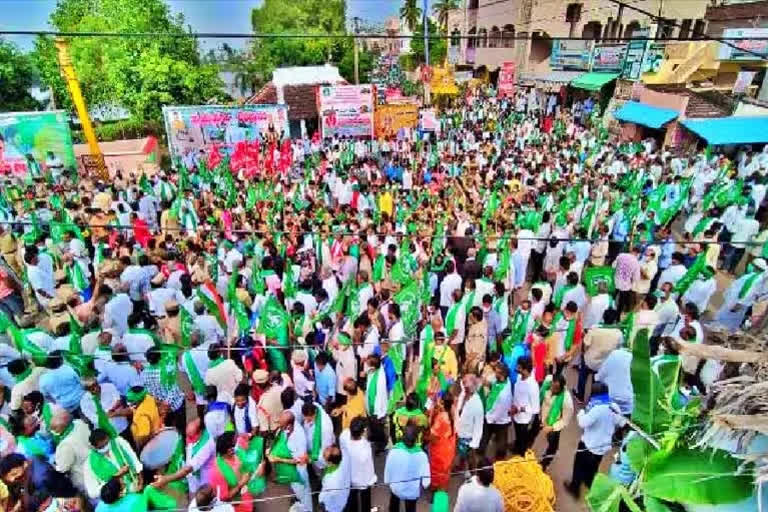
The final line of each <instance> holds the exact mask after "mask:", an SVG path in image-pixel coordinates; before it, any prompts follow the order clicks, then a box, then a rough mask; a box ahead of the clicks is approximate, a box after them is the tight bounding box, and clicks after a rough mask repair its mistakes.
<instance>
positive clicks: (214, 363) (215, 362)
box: [208, 357, 227, 370]
mask: <svg viewBox="0 0 768 512" xmlns="http://www.w3.org/2000/svg"><path fill="white" fill-rule="evenodd" d="M226 360H227V359H226V358H225V357H218V358H216V359H214V360H213V361H211V362H210V364H209V365H208V369H209V370H210V369H211V368H216V367H217V366H219V365H220V364H221V363H223V362H224V361H226Z"/></svg>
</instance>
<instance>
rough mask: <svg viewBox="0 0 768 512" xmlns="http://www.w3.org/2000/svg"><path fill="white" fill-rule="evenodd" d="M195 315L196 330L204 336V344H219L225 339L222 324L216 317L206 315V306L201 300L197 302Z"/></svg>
mask: <svg viewBox="0 0 768 512" xmlns="http://www.w3.org/2000/svg"><path fill="white" fill-rule="evenodd" d="M195 315H196V316H195V321H194V329H195V330H196V331H197V332H199V333H200V335H201V336H202V338H203V344H207V343H218V342H219V340H220V339H222V338H224V329H222V327H221V324H219V321H218V320H216V317H214V316H213V315H211V314H208V313H206V311H205V305H204V304H203V303H202V302H200V301H199V300H198V301H196V302H195Z"/></svg>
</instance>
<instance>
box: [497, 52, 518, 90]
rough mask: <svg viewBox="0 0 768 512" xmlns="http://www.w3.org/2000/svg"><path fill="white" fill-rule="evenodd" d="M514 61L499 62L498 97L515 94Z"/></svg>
mask: <svg viewBox="0 0 768 512" xmlns="http://www.w3.org/2000/svg"><path fill="white" fill-rule="evenodd" d="M516 81H517V78H516V76H515V63H514V62H512V61H506V62H503V63H502V64H501V71H499V97H501V98H503V97H504V96H513V95H514V94H515V82H516Z"/></svg>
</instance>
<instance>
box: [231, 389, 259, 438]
mask: <svg viewBox="0 0 768 512" xmlns="http://www.w3.org/2000/svg"><path fill="white" fill-rule="evenodd" d="M256 410H257V406H256V401H255V400H254V399H253V397H251V394H250V389H249V388H248V384H246V383H244V382H241V383H240V384H238V385H237V387H236V388H235V407H234V408H233V409H232V416H233V417H234V419H235V430H236V431H237V433H238V434H245V435H252V434H257V433H258V431H259V420H258V415H257V414H256Z"/></svg>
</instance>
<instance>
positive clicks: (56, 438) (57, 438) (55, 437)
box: [51, 422, 75, 445]
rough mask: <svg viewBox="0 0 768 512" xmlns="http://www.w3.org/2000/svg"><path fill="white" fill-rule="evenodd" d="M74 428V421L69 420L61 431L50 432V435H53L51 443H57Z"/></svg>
mask: <svg viewBox="0 0 768 512" xmlns="http://www.w3.org/2000/svg"><path fill="white" fill-rule="evenodd" d="M74 429H75V423H74V422H71V423H70V424H69V425H67V428H65V429H64V431H63V432H61V433H59V434H57V433H56V432H51V437H53V443H54V444H56V445H58V444H59V443H61V442H62V441H63V440H64V439H65V438H66V437H67V436H68V435H69V434H71V433H72V431H73V430H74Z"/></svg>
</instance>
